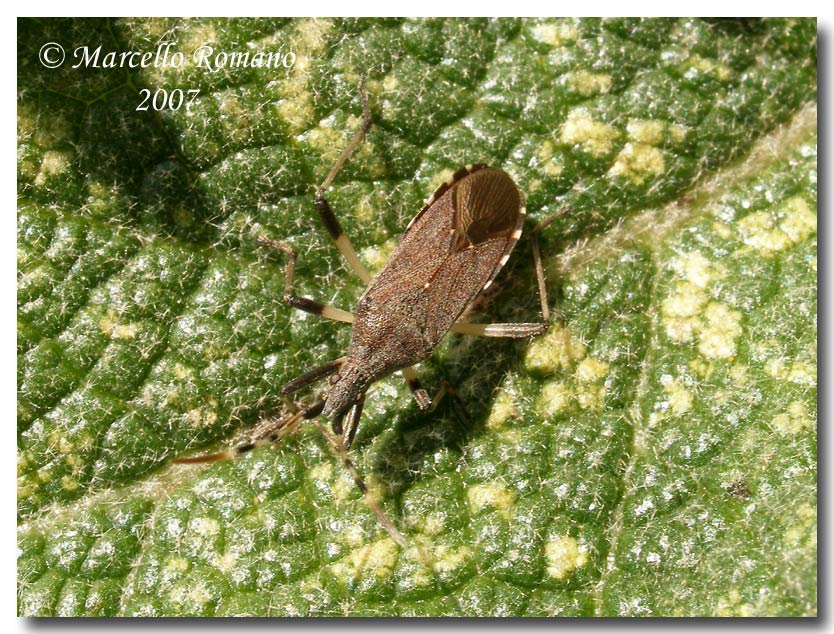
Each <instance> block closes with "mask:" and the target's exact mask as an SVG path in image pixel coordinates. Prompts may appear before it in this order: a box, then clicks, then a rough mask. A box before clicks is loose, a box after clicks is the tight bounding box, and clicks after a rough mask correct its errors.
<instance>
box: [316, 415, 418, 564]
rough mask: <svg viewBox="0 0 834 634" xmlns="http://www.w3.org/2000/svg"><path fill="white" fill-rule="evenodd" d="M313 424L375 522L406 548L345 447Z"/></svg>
mask: <svg viewBox="0 0 834 634" xmlns="http://www.w3.org/2000/svg"><path fill="white" fill-rule="evenodd" d="M313 424H314V425H315V426H316V427H317V428H318V430H319V431H320V432H321V435H322V436H324V439H325V440H326V441H327V444H328V445H329V446H330V449H331V450H332V451H333V453H335V454H336V455H337V456H338V457H339V458H340V459H341V461H342V463H343V464H344V465H345V467H346V468H347V470H348V472H349V473H350V475H351V477H352V478H353V482H354V484H356V488H357V489H359V490H360V491H361V492H362V497H363V498H364V499H365V504H367V505H368V508H370V509H371V511H372V512H373V514H374V515H376V518H377V520H379V523H380V524H382V527H383V528H384V529H385V530H386V531H388V534H389V535H390V536H391V539H393V540H394V541H395V542H396V543H397V544H399V545H400V546H401V547H402V548H405V547H406V546H407V544H406V541H405V538H404V537H403V536H402V534H401V533H400V531H398V530H397V527H396V526H394V524H393V523H392V522H391V520H389V519H388V518H387V517H386V516H385V513H383V512H382V509H381V508H379V505H378V504H377V503H376V501H375V500H374V499H373V498H372V497H371V494H370V492H369V491H368V486H367V485H366V484H365V481H364V480H363V479H362V476H361V474H360V473H359V470H358V469H357V468H356V465H354V464H353V461H352V460H351V459H350V457H349V456H348V454H347V449H346V448H345V445H344V444H343V443H342V442H341V440H340V439H337V438H334V437H333V435H332V434H331V433H330V432H329V431H327V429H325V427H324V425H322V424H321V423H320V422H318V421H317V420H314V421H313Z"/></svg>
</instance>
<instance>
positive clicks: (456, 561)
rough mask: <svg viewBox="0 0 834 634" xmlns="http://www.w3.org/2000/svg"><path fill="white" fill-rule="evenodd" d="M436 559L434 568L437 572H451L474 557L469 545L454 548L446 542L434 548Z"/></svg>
mask: <svg viewBox="0 0 834 634" xmlns="http://www.w3.org/2000/svg"><path fill="white" fill-rule="evenodd" d="M434 555H435V557H436V560H435V562H434V566H433V567H434V569H435V571H437V572H441V573H444V572H445V573H449V572H453V571H455V570H457V569H458V568H460V566H461V565H462V564H464V563H466V562H467V561H468V560H469V559H471V557H472V549H471V548H469V547H468V546H460V547H458V548H452V547H450V546H447V545H445V544H441V545H439V546H438V547H437V548H435V550H434Z"/></svg>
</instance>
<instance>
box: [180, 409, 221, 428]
mask: <svg viewBox="0 0 834 634" xmlns="http://www.w3.org/2000/svg"><path fill="white" fill-rule="evenodd" d="M185 420H186V422H187V423H188V424H189V425H190V426H191V427H192V428H194V429H202V428H204V427H211V426H212V425H214V423H216V422H217V412H215V411H213V410H210V409H205V408H203V407H195V408H193V409H190V410H188V412H186V414H185Z"/></svg>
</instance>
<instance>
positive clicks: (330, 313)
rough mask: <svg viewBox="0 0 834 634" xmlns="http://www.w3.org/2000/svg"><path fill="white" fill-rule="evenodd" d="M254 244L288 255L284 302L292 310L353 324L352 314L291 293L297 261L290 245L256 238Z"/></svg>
mask: <svg viewBox="0 0 834 634" xmlns="http://www.w3.org/2000/svg"><path fill="white" fill-rule="evenodd" d="M256 242H257V243H258V244H262V245H264V246H268V247H271V248H273V249H277V250H279V251H282V252H283V253H286V254H287V255H289V256H290V257H289V262H287V270H286V281H285V282H284V301H285V302H287V303H288V304H289V305H290V306H292V307H293V308H297V309H298V310H303V311H304V312H305V313H312V314H313V315H320V316H321V317H325V318H326V319H332V320H334V321H341V322H343V323H347V324H352V323H353V313H350V312H348V311H346V310H342V309H341V308H336V307H335V306H329V305H327V304H322V303H321V302H317V301H316V300H314V299H310V298H309V297H302V296H301V295H296V294H295V293H294V292H293V285H294V283H295V263H296V260H298V251H296V250H295V249H293V248H292V247H291V246H290V245H288V244H286V243H284V242H281V241H280V240H269V239H267V238H257V239H256Z"/></svg>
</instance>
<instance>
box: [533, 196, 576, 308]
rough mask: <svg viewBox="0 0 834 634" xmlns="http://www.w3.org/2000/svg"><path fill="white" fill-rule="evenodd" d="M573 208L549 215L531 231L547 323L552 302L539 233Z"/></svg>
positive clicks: (540, 297)
mask: <svg viewBox="0 0 834 634" xmlns="http://www.w3.org/2000/svg"><path fill="white" fill-rule="evenodd" d="M571 210H572V208H571V207H566V208H565V209H563V210H562V211H559V212H557V213H555V214H553V215H551V216H548V217H547V218H545V219H544V220H542V221H541V222H540V223H539V224H537V225H536V226H535V227H533V230H532V231H531V232H530V241H531V242H530V244H531V246H532V248H533V261H534V262H535V264H536V281H537V282H538V285H539V299H540V300H541V303H542V316H543V318H544V322H545V323H550V304H549V303H548V301H547V285H546V284H545V281H544V267H543V266H542V254H541V250H540V249H539V233H541V231H542V229H544V228H545V227H547V226H548V225H549V224H550V223H551V222H553V221H554V220H556V219H557V218H561V217H562V216H564V215H566V214H569V213H570V212H571Z"/></svg>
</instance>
